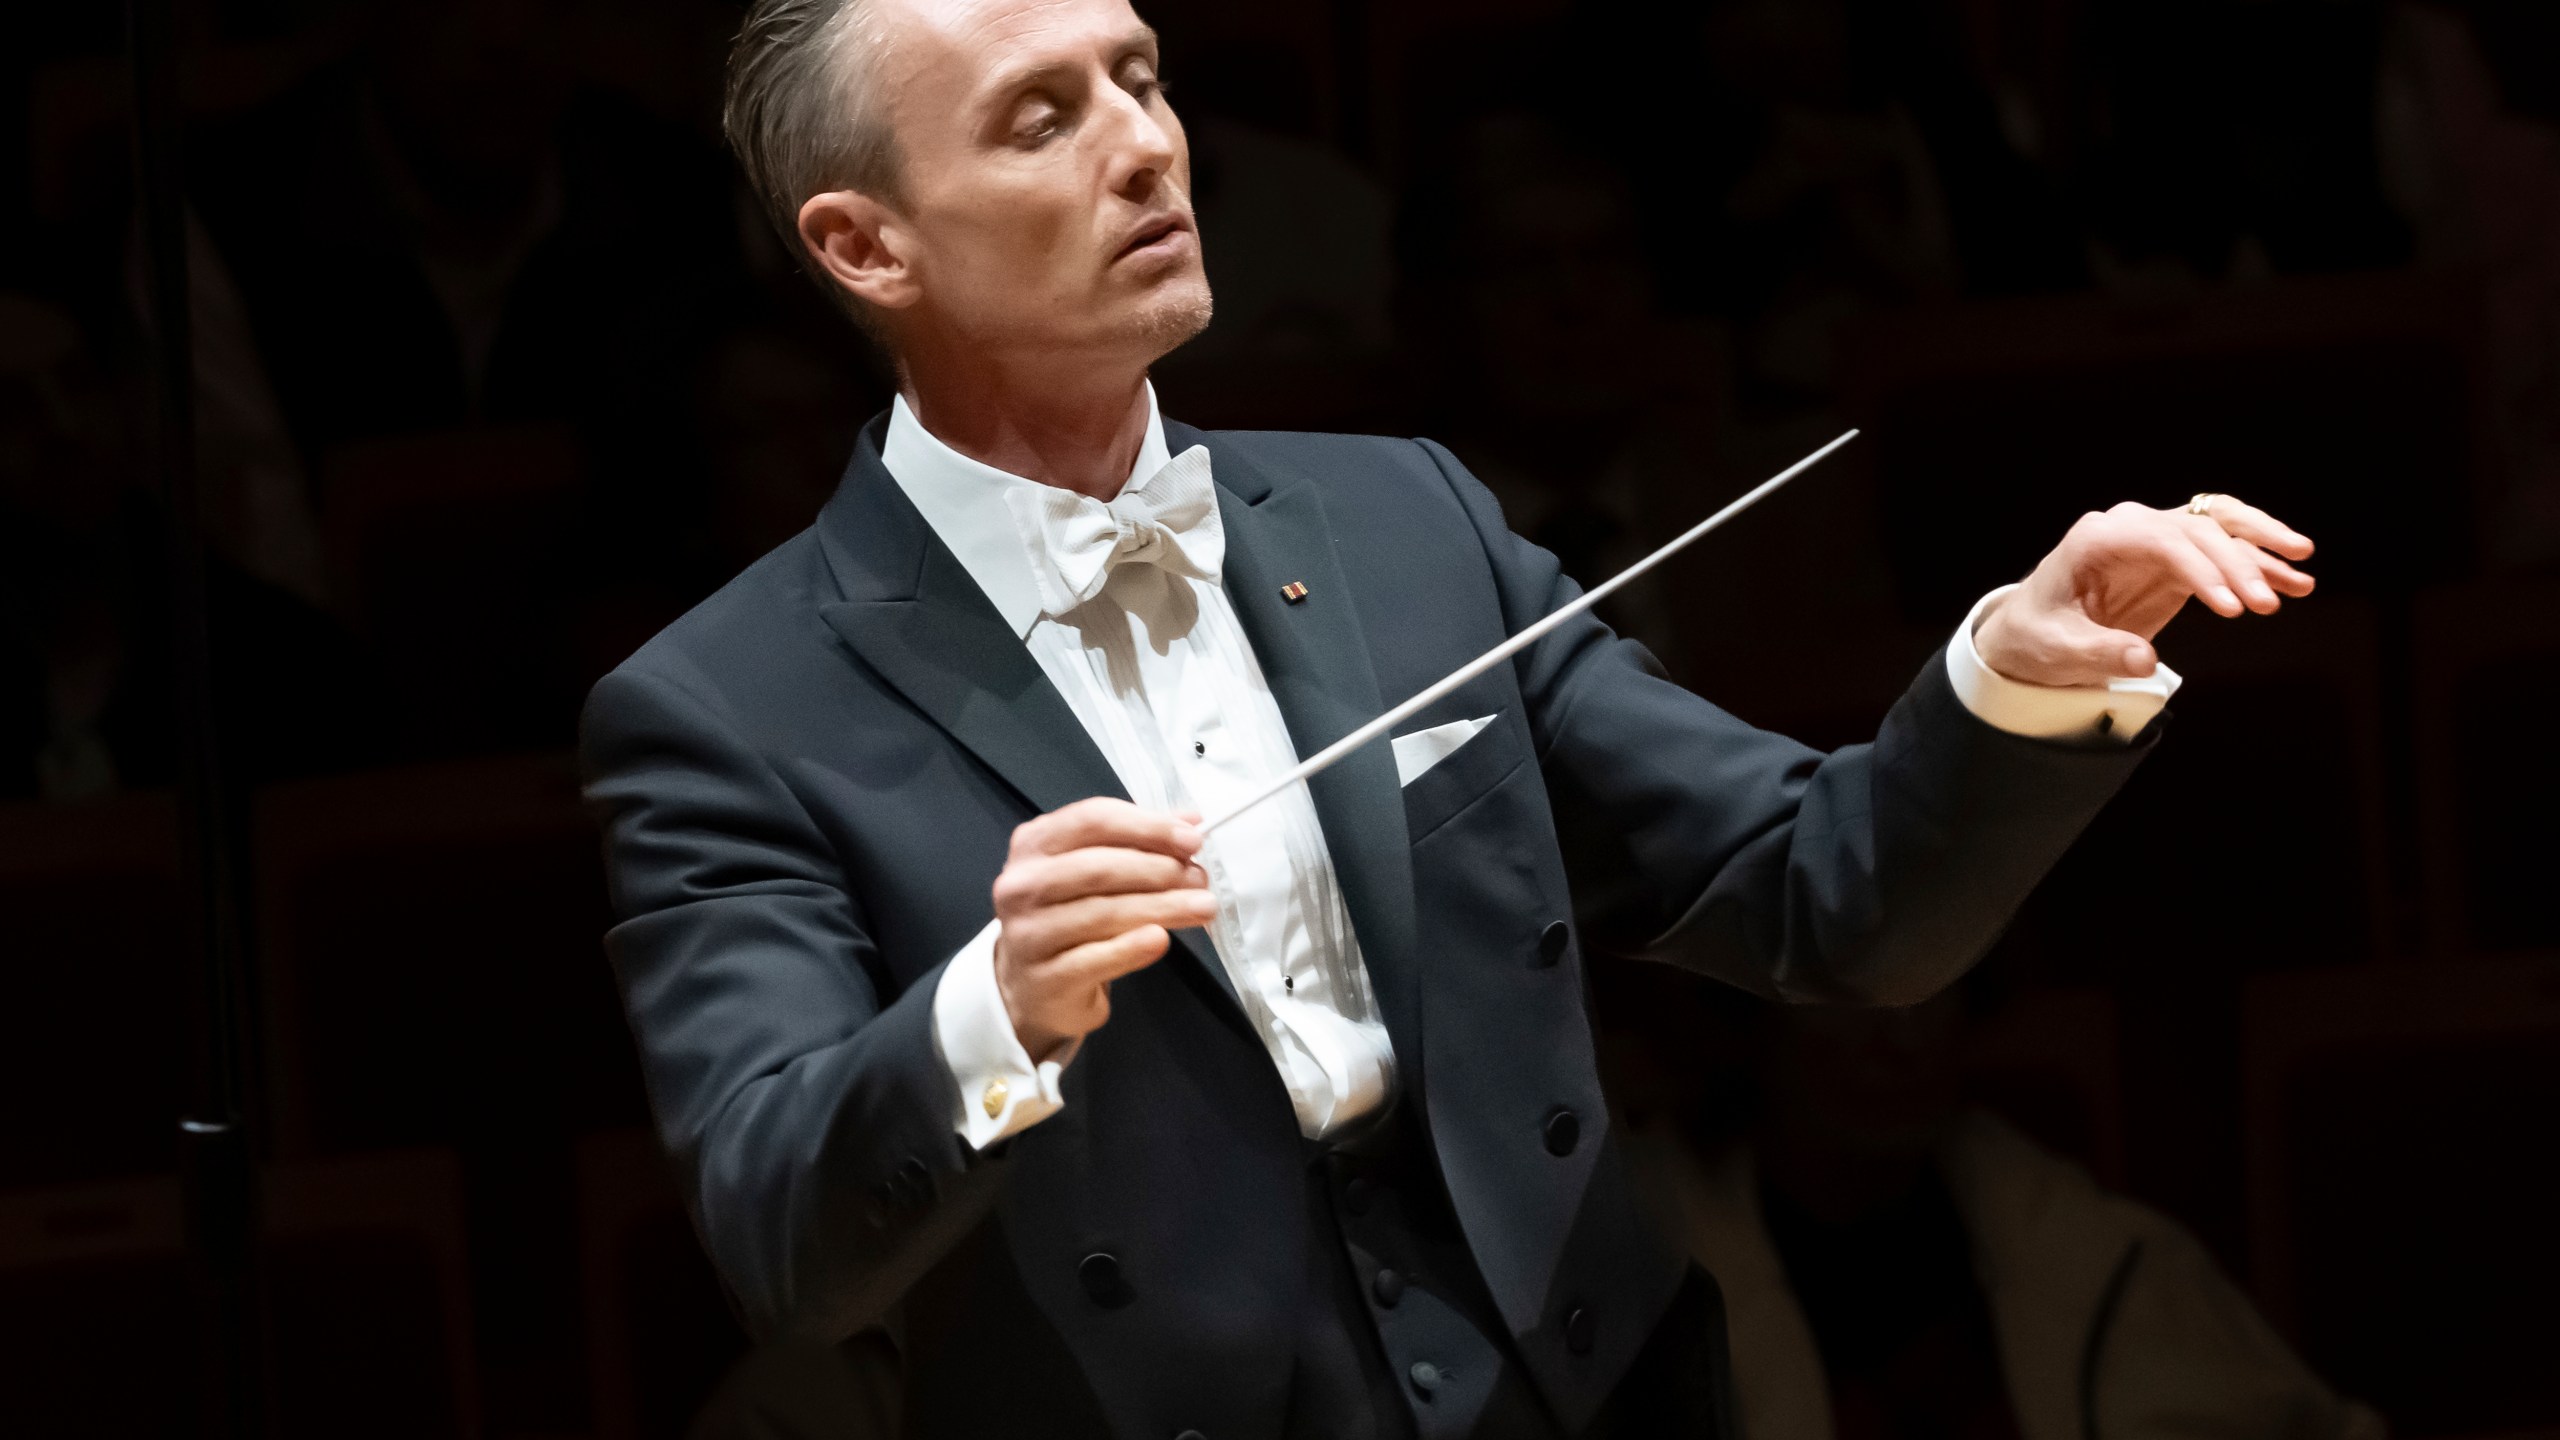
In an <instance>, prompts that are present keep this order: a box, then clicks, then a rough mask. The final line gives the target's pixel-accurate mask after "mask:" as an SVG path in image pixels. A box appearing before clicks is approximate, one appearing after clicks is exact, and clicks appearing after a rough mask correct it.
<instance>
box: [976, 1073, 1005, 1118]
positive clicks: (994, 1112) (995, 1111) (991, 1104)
mask: <svg viewBox="0 0 2560 1440" xmlns="http://www.w3.org/2000/svg"><path fill="white" fill-rule="evenodd" d="M1010 1093H1011V1092H1010V1091H1008V1090H1006V1089H1005V1088H1004V1082H1003V1081H1001V1080H990V1081H988V1082H987V1093H986V1096H985V1098H984V1099H983V1100H981V1101H980V1102H979V1103H981V1104H983V1105H985V1106H986V1107H987V1118H988V1119H990V1120H993V1119H994V1118H996V1117H997V1116H999V1115H1001V1114H1003V1113H1004V1097H1005V1096H1006V1095H1008V1094H1010Z"/></svg>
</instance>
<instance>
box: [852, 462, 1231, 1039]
mask: <svg viewBox="0 0 2560 1440" xmlns="http://www.w3.org/2000/svg"><path fill="white" fill-rule="evenodd" d="M886 429H887V421H886V419H885V417H884V418H883V419H880V420H875V421H873V422H872V423H871V424H870V425H868V426H865V427H864V429H863V433H862V437H861V439H860V441H859V442H858V443H857V444H856V445H855V446H854V456H853V463H852V465H851V466H850V467H849V468H848V470H847V472H846V474H845V478H844V483H843V484H842V485H840V486H839V487H838V488H837V490H836V493H835V495H834V497H833V498H832V499H830V500H829V501H828V502H827V506H826V508H825V509H824V510H823V511H821V512H820V514H819V517H818V538H819V544H820V546H821V548H823V549H824V551H825V552H826V556H827V562H828V565H829V568H831V569H832V570H833V571H834V573H835V577H836V583H837V585H838V586H839V587H840V588H841V589H842V590H843V592H844V598H843V599H842V600H839V601H835V602H832V603H822V604H820V605H819V607H818V614H819V616H820V617H821V618H822V619H824V620H825V621H826V622H827V625H828V626H829V628H831V629H833V630H834V631H835V632H836V634H837V635H838V636H839V637H840V638H842V639H843V641H844V642H845V644H846V645H848V646H850V647H851V648H852V650H853V652H854V653H855V654H856V655H858V656H860V657H861V659H862V661H863V663H864V664H866V665H868V666H870V667H871V669H872V670H873V671H874V672H875V673H877V674H878V675H879V676H880V678H881V679H882V680H884V681H886V682H888V684H889V685H890V686H891V687H893V688H894V689H896V690H897V692H898V693H899V694H900V695H903V696H905V697H906V699H907V701H908V703H910V704H912V705H914V706H915V707H916V708H917V709H918V710H921V711H923V712H924V714H925V715H926V716H927V718H929V719H931V720H932V721H933V722H934V723H935V724H936V725H938V726H940V727H941V728H942V730H943V731H944V733H946V734H948V735H949V736H950V737H951V738H952V739H953V740H954V741H956V742H957V743H958V744H959V745H960V746H961V748H963V749H965V750H967V751H968V752H969V753H970V754H971V755H974V756H976V757H977V758H978V760H979V762H980V763H982V764H984V765H985V766H986V767H987V768H988V769H990V770H992V771H994V772H995V773H996V774H997V775H998V776H999V777H1001V778H1002V779H1003V780H1004V782H1005V783H1006V784H1007V785H1009V786H1011V787H1012V788H1013V790H1014V792H1015V793H1016V794H1018V795H1020V796H1021V797H1022V800H1023V802H1024V804H1025V805H1026V806H1027V807H1028V808H1029V814H1026V815H1025V816H1024V818H1025V819H1028V818H1030V815H1031V814H1045V813H1047V812H1048V811H1051V810H1055V809H1058V808H1059V807H1061V806H1064V805H1070V804H1073V803H1074V802H1076V801H1078V800H1083V799H1087V798H1089V797H1091V796H1095V795H1110V796H1114V797H1117V798H1119V799H1122V800H1126V799H1128V798H1129V792H1128V789H1127V788H1126V787H1125V786H1123V785H1122V784H1121V783H1120V776H1119V774H1118V773H1117V772H1116V771H1114V770H1113V769H1112V768H1111V762H1110V761H1109V760H1107V759H1105V758H1104V757H1103V754H1102V751H1101V749H1100V748H1099V747H1097V746H1096V745H1095V744H1094V743H1093V737H1092V736H1091V735H1090V734H1088V733H1087V732H1086V730H1085V728H1084V723H1083V722H1082V721H1080V720H1078V719H1077V718H1076V714H1075V711H1074V709H1073V708H1072V707H1070V706H1069V705H1068V704H1067V701H1066V697H1065V696H1062V695H1060V694H1059V693H1058V689H1057V687H1056V686H1054V685H1052V684H1050V683H1049V677H1048V676H1047V675H1046V674H1044V673H1042V671H1041V669H1040V662H1038V661H1036V660H1034V659H1032V658H1031V651H1030V650H1029V648H1027V647H1026V646H1025V645H1024V644H1023V643H1022V639H1021V637H1020V636H1017V635H1015V634H1014V633H1013V629H1012V627H1011V626H1009V625H1007V624H1006V623H1005V621H1004V617H1003V616H1002V615H1000V614H998V613H997V611H996V607H995V604H994V602H992V601H990V600H988V599H987V597H986V592H984V591H982V590H980V589H979V588H978V584H977V582H976V581H975V580H972V579H970V578H969V572H968V569H967V568H966V567H965V566H963V565H962V564H961V563H960V560H959V557H958V556H955V555H953V554H952V553H951V547H949V546H948V545H945V544H943V543H942V540H941V538H940V537H939V536H937V535H935V534H934V533H933V527H931V526H930V525H928V524H926V523H925V519H924V516H923V515H921V514H919V513H918V512H917V510H916V507H915V504H914V502H912V501H910V500H909V499H907V496H906V492H905V491H903V490H900V489H899V488H898V484H897V482H896V481H895V480H892V479H890V478H889V472H888V471H887V469H886V468H884V467H883V466H882V465H881V463H880V442H881V438H882V436H883V435H884V434H885V433H886ZM1175 938H1176V939H1177V940H1178V941H1179V942H1180V943H1181V944H1182V946H1183V948H1184V949H1185V950H1187V951H1189V952H1190V954H1191V955H1192V957H1193V958H1194V959H1195V960H1196V961H1198V962H1199V963H1200V964H1201V966H1202V967H1203V968H1204V969H1206V970H1207V971H1208V972H1209V976H1210V978H1211V979H1213V980H1214V981H1216V982H1217V988H1218V990H1219V991H1220V993H1222V994H1223V995H1224V996H1225V998H1226V1001H1227V1004H1228V1006H1229V1008H1230V1009H1231V1010H1233V1011H1234V1013H1235V1014H1236V1015H1237V1016H1238V1017H1239V1018H1240V1017H1241V1015H1242V1013H1243V1012H1242V1011H1241V1010H1239V1009H1235V984H1234V982H1233V981H1232V980H1230V979H1229V978H1228V976H1227V971H1226V967H1225V966H1224V965H1223V964H1221V963H1219V961H1218V958H1217V954H1216V951H1215V949H1214V948H1213V947H1212V946H1211V945H1210V943H1209V940H1208V937H1207V936H1205V935H1203V934H1201V933H1199V932H1197V931H1185V932H1182V933H1181V934H1179V935H1177V936H1176V937H1175Z"/></svg>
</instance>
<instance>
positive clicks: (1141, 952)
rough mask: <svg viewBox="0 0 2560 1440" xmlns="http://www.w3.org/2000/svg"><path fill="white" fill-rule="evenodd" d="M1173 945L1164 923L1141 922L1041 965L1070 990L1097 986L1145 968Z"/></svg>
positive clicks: (1052, 977) (1060, 984)
mask: <svg viewBox="0 0 2560 1440" xmlns="http://www.w3.org/2000/svg"><path fill="white" fill-rule="evenodd" d="M1172 948H1173V936H1172V934H1171V932H1169V931H1167V930H1166V929H1165V928H1164V927H1163V926H1161V925H1141V926H1139V927H1138V928H1137V929H1135V930H1126V931H1122V932H1121V933H1120V934H1117V935H1114V936H1112V937H1111V938H1109V939H1107V940H1096V941H1093V942H1092V943H1090V944H1086V945H1078V946H1077V947H1075V948H1074V949H1072V950H1069V951H1066V952H1065V953H1063V954H1061V955H1059V956H1057V957H1056V958H1054V959H1052V960H1050V961H1049V963H1048V964H1047V965H1046V966H1045V967H1043V968H1044V969H1046V971H1047V972H1048V973H1047V974H1046V975H1045V976H1044V977H1043V978H1044V979H1047V980H1049V981H1051V982H1053V983H1055V984H1056V985H1058V986H1059V987H1060V988H1061V989H1062V990H1064V991H1067V992H1070V993H1072V992H1073V991H1075V990H1077V989H1079V988H1082V987H1084V986H1088V985H1090V986H1093V987H1094V988H1096V989H1099V988H1100V987H1102V986H1104V985H1108V984H1110V983H1111V982H1112V981H1114V980H1117V979H1119V978H1120V977H1121V976H1123V975H1127V974H1130V973H1132V972H1134V971H1139V970H1144V969H1146V968H1147V967H1148V966H1150V965H1153V964H1154V963H1156V962H1157V961H1158V960H1161V959H1163V958H1164V952H1165V951H1167V950H1169V949H1172ZM1099 1023H1100V1022H1099V1021H1096V1024H1099Z"/></svg>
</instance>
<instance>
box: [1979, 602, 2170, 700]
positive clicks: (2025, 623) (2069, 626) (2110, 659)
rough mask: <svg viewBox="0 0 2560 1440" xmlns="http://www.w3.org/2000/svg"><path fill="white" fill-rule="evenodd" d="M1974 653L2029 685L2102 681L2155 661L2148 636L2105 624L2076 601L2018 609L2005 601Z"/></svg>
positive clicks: (2140, 671)
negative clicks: (2059, 604)
mask: <svg viewBox="0 0 2560 1440" xmlns="http://www.w3.org/2000/svg"><path fill="white" fill-rule="evenodd" d="M1974 653H1976V654H1978V655H1980V656H1981V657H1982V663H1983V664H1985V665H1988V666H1990V667H1991V668H1992V669H1993V670H1996V671H1998V672H1999V673H2000V674H2002V675H2005V676H2007V677H2008V678H2009V679H2012V680H2016V681H2019V682H2021V683H2023V684H2028V685H2103V684H2105V683H2107V682H2108V681H2110V680H2113V679H2116V678H2118V677H2120V676H2130V675H2148V674H2150V673H2151V670H2152V666H2153V664H2154V663H2155V657H2154V656H2153V654H2152V651H2151V645H2150V642H2149V641H2146V640H2144V639H2143V638H2142V637H2141V636H2139V635H2135V634H2131V633H2129V632H2127V631H2123V630H2117V629H2114V628H2112V627H2110V626H2106V625H2101V624H2099V623H2098V622H2097V621H2095V620H2092V619H2090V618H2089V617H2088V615H2087V614H2085V613H2083V612H2082V611H2081V610H2080V609H2078V608H2077V607H2076V606H2060V607H2054V608H2048V609H2042V610H2036V611H2028V610H2023V609H2022V610H2017V611H2015V612H2013V611H2012V610H2011V609H2010V607H2007V606H2003V607H2002V608H2001V609H2000V610H1997V611H1994V612H1993V613H1992V616H1991V619H1990V621H1988V622H1987V623H1985V624H1984V625H1983V627H1982V629H1981V630H1980V631H1978V632H1976V633H1975V635H1974Z"/></svg>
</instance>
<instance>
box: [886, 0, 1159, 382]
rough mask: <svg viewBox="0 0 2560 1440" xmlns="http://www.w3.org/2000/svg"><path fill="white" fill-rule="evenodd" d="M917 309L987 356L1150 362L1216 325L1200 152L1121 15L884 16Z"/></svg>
mask: <svg viewBox="0 0 2560 1440" xmlns="http://www.w3.org/2000/svg"><path fill="white" fill-rule="evenodd" d="M878 13H879V19H880V23H881V24H882V25H883V27H884V30H885V34H884V36H883V38H884V40H885V41H886V44H885V47H884V50H883V53H882V55H881V66H880V71H879V74H878V79H879V81H880V83H881V86H882V92H881V93H882V98H883V101H884V102H885V104H886V105H887V106H888V119H889V121H890V123H891V125H892V126H893V127H894V129H895V132H896V134H897V137H898V144H899V149H900V152H901V159H902V161H903V169H902V173H903V177H904V191H905V193H904V195H903V197H902V203H901V204H900V205H899V206H898V207H897V208H898V211H899V212H900V213H899V218H900V221H901V222H902V224H901V227H900V228H901V229H902V230H903V231H904V232H905V235H906V240H907V247H906V248H907V250H908V252H909V255H910V259H911V262H912V265H913V268H914V271H915V289H916V295H915V300H914V303H913V304H911V305H909V306H907V307H906V308H905V310H904V312H903V313H901V314H899V315H896V316H895V317H893V318H892V321H891V323H892V324H893V325H894V326H895V327H896V328H897V329H898V330H899V331H900V332H901V334H902V336H910V337H913V338H915V339H918V340H922V339H924V338H925V337H924V336H923V335H922V334H921V333H920V332H921V331H926V330H930V331H933V332H936V335H935V338H938V339H941V340H945V341H956V342H958V343H960V344H962V345H964V346H966V347H968V348H970V349H972V350H975V351H979V352H1009V353H1016V354H1022V353H1033V354H1038V353H1056V354H1061V355H1070V354H1071V355H1077V356H1083V357H1087V358H1091V359H1097V360H1098V359H1102V358H1104V357H1113V358H1130V357H1133V358H1136V359H1138V360H1139V362H1140V363H1142V364H1143V363H1147V362H1151V361H1153V360H1154V359H1156V358H1157V357H1158V356H1161V355H1163V354H1164V353H1165V352H1166V351H1169V350H1171V349H1173V348H1174V347H1175V346H1177V345H1179V344H1181V343H1182V342H1183V341H1185V340H1188V339H1190V338H1191V337H1192V336H1193V335H1196V334H1198V333H1199V332H1200V329H1201V327H1203V326H1205V325H1206V324H1208V321H1209V282H1208V277H1207V275H1206V273H1205V272H1204V271H1203V270H1202V268H1201V263H1200V240H1199V232H1198V230H1197V229H1196V228H1195V227H1194V225H1193V223H1192V216H1191V151H1190V146H1189V144H1188V142H1187V141H1186V140H1185V139H1184V137H1183V133H1182V124H1181V122H1180V121H1178V120H1176V119H1174V116H1173V110H1172V108H1171V107H1169V106H1168V105H1166V103H1165V99H1164V91H1163V88H1162V86H1161V85H1160V84H1159V83H1158V80H1157V52H1156V40H1155V35H1154V33H1153V32H1152V31H1150V30H1148V29H1147V28H1146V26H1145V25H1144V24H1143V23H1141V22H1140V21H1139V19H1138V17H1137V15H1136V13H1135V12H1133V11H1132V10H1131V9H1130V8H1129V6H1128V4H1127V0H884V3H883V4H882V5H881V7H880V10H879V12H878Z"/></svg>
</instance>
